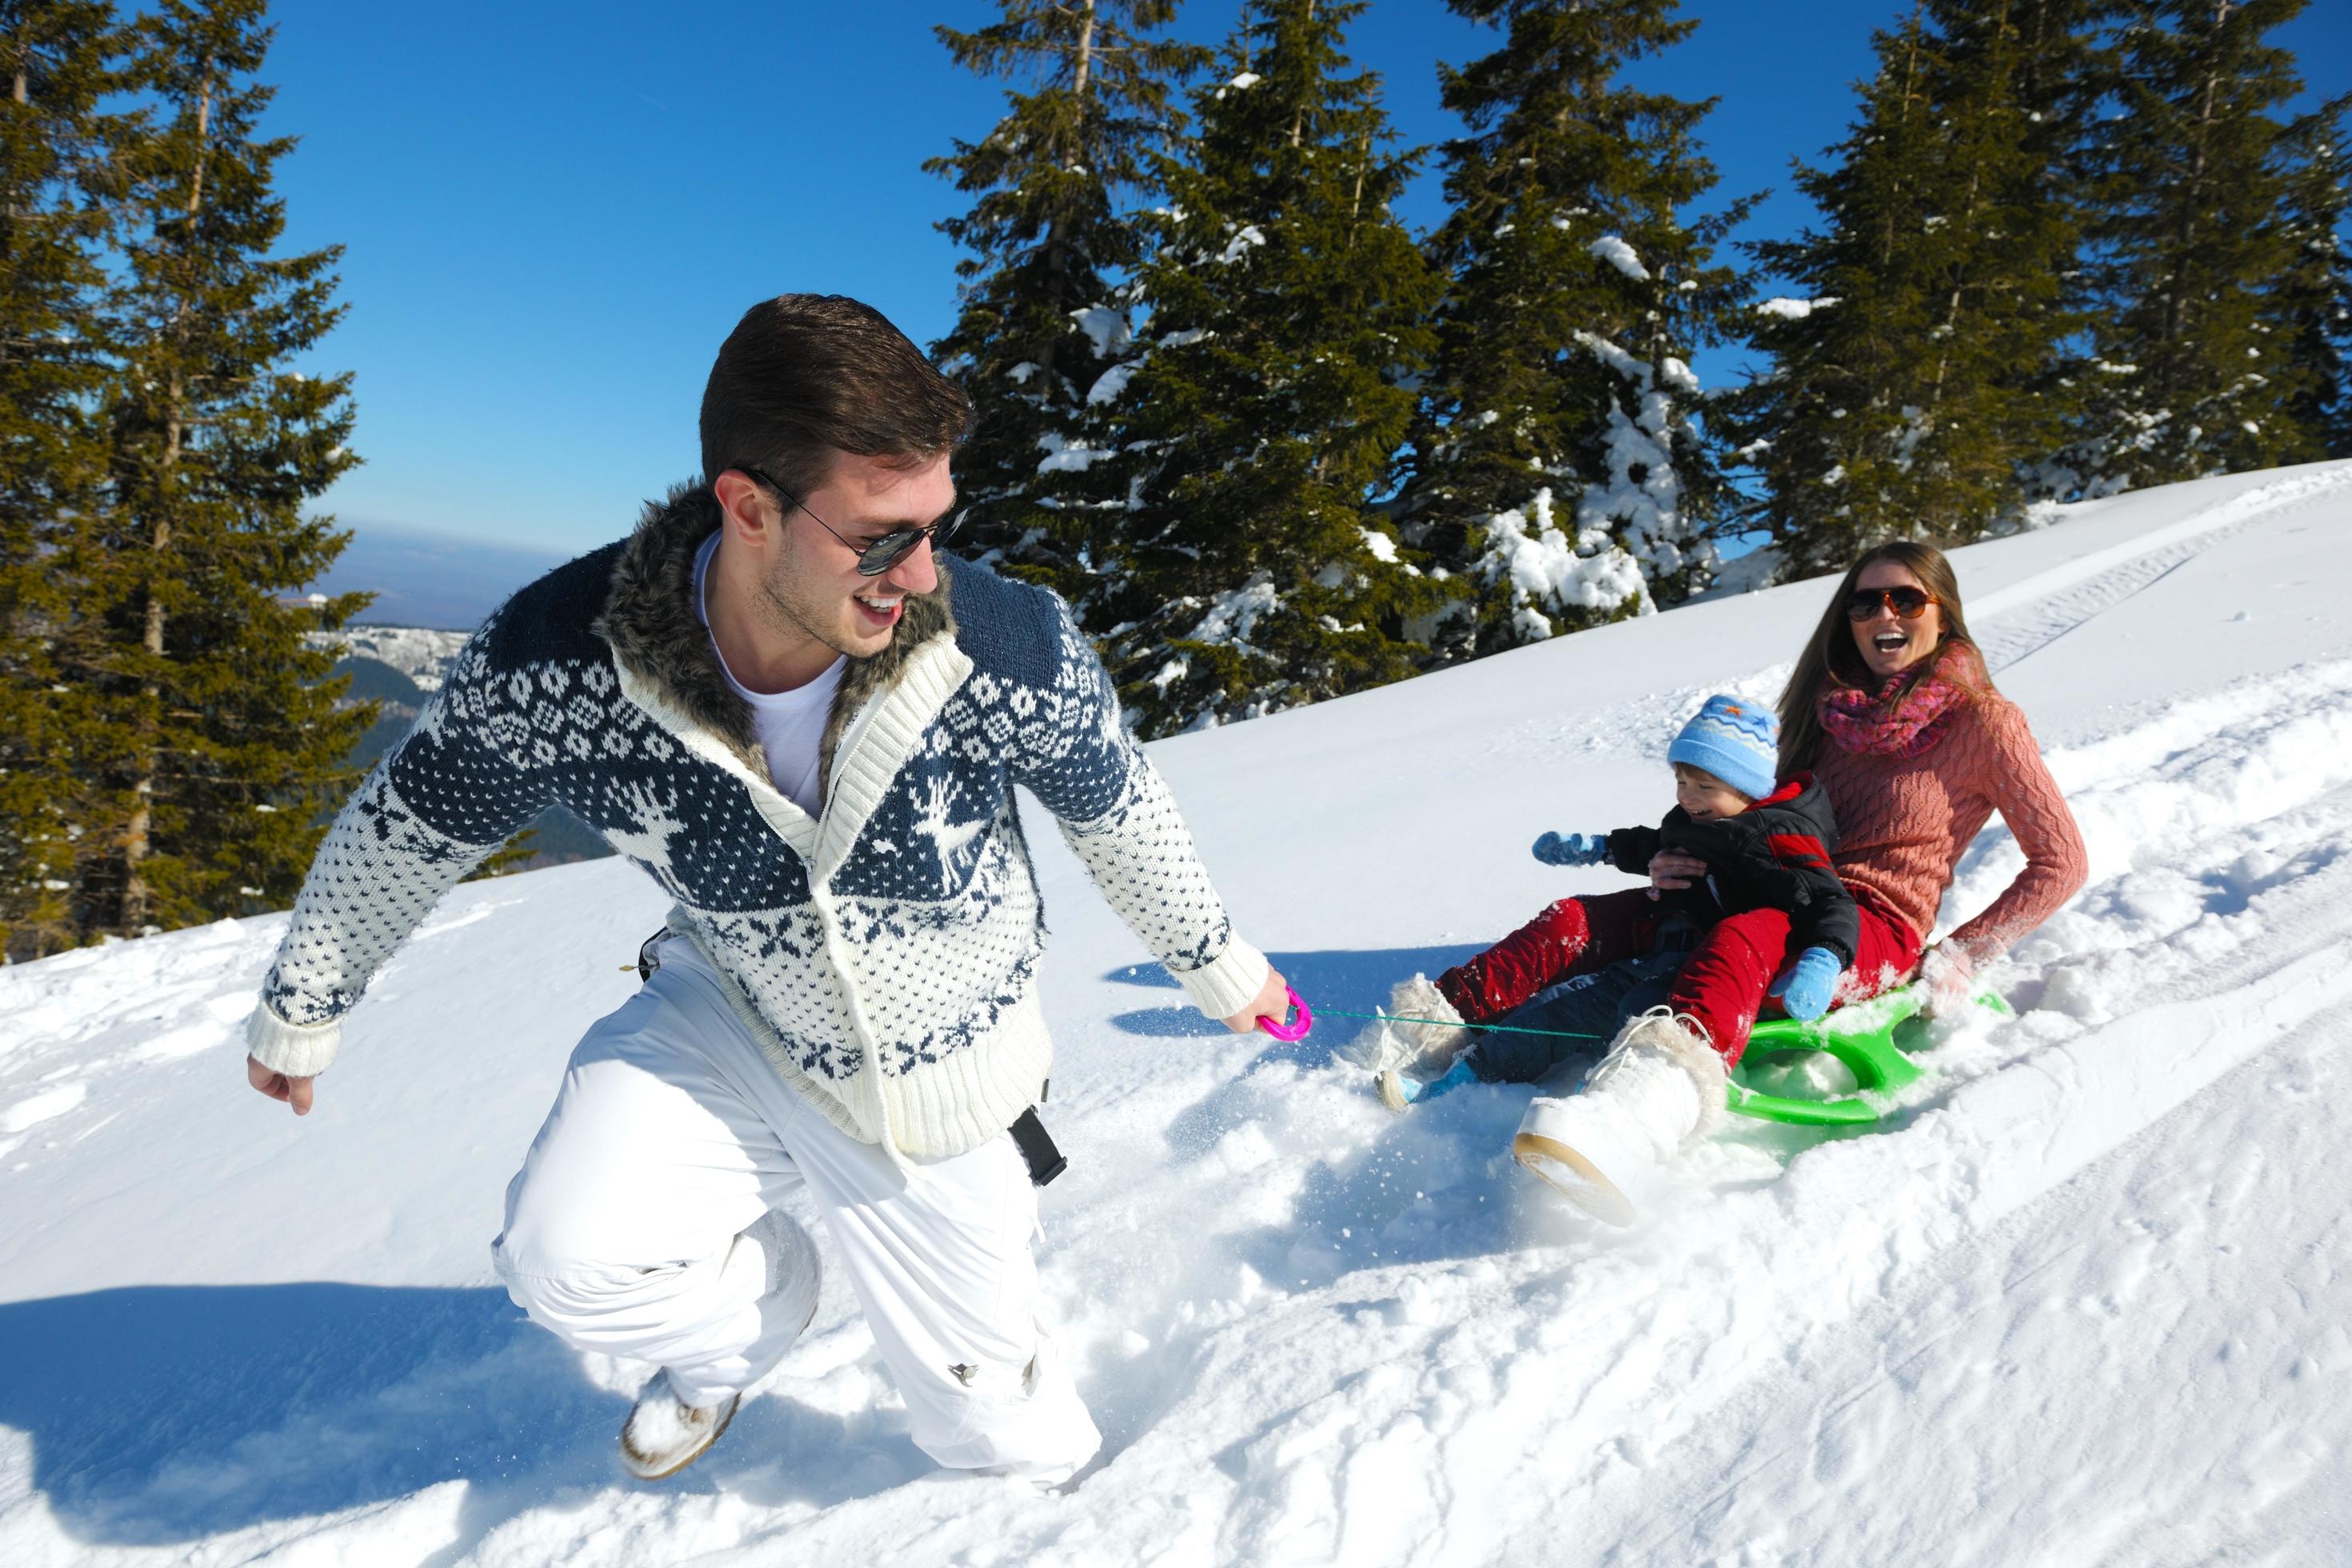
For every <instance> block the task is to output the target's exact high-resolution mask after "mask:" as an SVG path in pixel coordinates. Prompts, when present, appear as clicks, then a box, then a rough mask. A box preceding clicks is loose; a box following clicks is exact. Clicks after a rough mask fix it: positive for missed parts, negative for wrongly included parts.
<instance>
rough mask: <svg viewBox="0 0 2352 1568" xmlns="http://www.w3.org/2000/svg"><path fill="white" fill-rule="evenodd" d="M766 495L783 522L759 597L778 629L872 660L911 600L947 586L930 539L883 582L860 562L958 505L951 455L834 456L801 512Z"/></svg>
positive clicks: (885, 644)
mask: <svg viewBox="0 0 2352 1568" xmlns="http://www.w3.org/2000/svg"><path fill="white" fill-rule="evenodd" d="M768 499H769V500H770V501H771V502H772V503H773V504H774V505H775V506H776V507H777V509H778V510H780V511H781V512H782V518H781V520H780V521H781V528H780V531H779V535H778V542H777V550H776V553H775V556H774V559H773V561H772V563H771V565H770V566H769V568H768V571H767V574H765V575H764V576H763V577H762V578H761V582H760V598H761V608H762V610H763V611H764V612H765V614H766V615H767V616H769V617H770V618H771V619H772V620H773V621H775V622H776V623H778V624H777V629H778V630H780V631H786V632H793V631H797V632H802V633H805V634H806V635H808V636H810V637H814V638H815V639H816V640H817V641H818V642H820V643H823V644H824V646H825V647H829V648H832V649H833V650H834V651H835V652H836V653H845V654H847V655H849V657H850V658H871V657H872V656H873V655H875V654H877V653H880V652H881V651H882V650H883V649H884V648H886V647H889V646H890V636H891V633H892V632H893V631H894V630H896V629H897V627H898V617H899V616H901V615H903V614H905V613H906V597H907V595H909V594H928V593H929V592H930V591H931V590H932V589H934V588H936V587H938V586H939V584H940V574H939V568H938V565H937V563H934V562H933V561H932V559H931V545H930V542H929V540H925V541H924V542H922V543H920V544H919V545H917V546H916V547H915V549H914V551H913V552H911V553H910V554H908V556H907V558H906V559H905V560H903V561H901V562H899V563H898V564H897V565H896V566H893V567H892V568H890V570H889V571H887V572H885V573H884V574H881V575H880V576H878V577H863V576H860V575H858V572H857V557H858V552H860V551H862V550H864V549H865V548H866V546H867V545H868V544H871V543H872V542H874V541H876V540H877V539H879V538H881V537H882V536H883V535H884V534H886V533H890V532H894V531H898V530H899V529H906V528H927V527H929V525H930V524H932V523H934V522H937V521H939V520H940V519H941V518H942V517H945V516H946V515H947V514H948V513H949V511H950V510H952V509H953V507H954V506H955V499H956V491H955V481H954V480H953V479H950V478H949V477H948V458H947V457H946V456H945V455H944V454H942V455H941V456H940V457H938V458H933V459H931V460H930V461H929V462H927V463H924V464H922V465H921V466H919V467H918V468H892V467H890V466H888V465H887V464H885V463H884V462H882V461H881V460H880V459H878V458H861V457H858V456H856V455H855V454H853V453H849V452H836V453H835V454H834V459H833V467H832V468H830V469H829V470H828V471H827V472H826V475H825V479H824V483H823V484H821V485H819V486H818V487H817V488H816V489H813V490H811V491H810V492H809V493H808V494H806V495H804V496H803V497H801V498H800V500H801V504H800V505H799V506H797V507H795V506H793V505H791V504H790V503H789V502H784V501H781V500H776V498H775V496H774V494H773V492H769V493H768ZM812 513H814V516H812V515H811V514H812ZM819 519H822V520H823V521H822V522H820V521H818V520H819ZM826 525H830V526H831V529H832V531H831V532H827V531H826ZM835 534H839V535H840V538H838V539H836V538H835V537H834V535H835ZM843 540H846V541H848V542H847V543H844V542H842V541H843Z"/></svg>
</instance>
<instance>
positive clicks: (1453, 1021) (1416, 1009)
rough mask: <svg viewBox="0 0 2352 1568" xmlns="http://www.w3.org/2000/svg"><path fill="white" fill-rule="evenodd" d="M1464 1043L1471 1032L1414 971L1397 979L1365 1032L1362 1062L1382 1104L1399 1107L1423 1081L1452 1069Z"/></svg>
mask: <svg viewBox="0 0 2352 1568" xmlns="http://www.w3.org/2000/svg"><path fill="white" fill-rule="evenodd" d="M1469 1043H1470V1031H1469V1030H1467V1029H1465V1028H1464V1027H1463V1026H1462V1015H1461V1014H1459V1013H1457V1012H1455V1011H1454V1004H1453V1003H1451V1002H1448V1001H1447V1000H1446V999H1445V994H1444V992H1442V991H1440V990H1438V988H1437V987H1436V986H1434V985H1433V984H1430V983H1429V981H1428V980H1427V979H1426V978H1425V977H1423V976H1422V975H1419V974H1416V975H1414V976H1413V977H1412V979H1410V980H1400V981H1398V982H1397V984H1396V988H1395V989H1394V990H1393V991H1391V992H1390V993H1389V1005H1388V1007H1387V1009H1386V1010H1385V1012H1384V1013H1383V1015H1382V1016H1381V1019H1380V1021H1379V1022H1378V1023H1376V1024H1374V1025H1373V1026H1371V1029H1370V1030H1368V1031H1366V1044H1365V1047H1364V1055H1365V1065H1366V1066H1368V1067H1370V1068H1371V1069H1372V1083H1373V1086H1374V1087H1375V1088H1377V1089H1379V1090H1380V1093H1381V1104H1383V1105H1385V1106H1387V1107H1388V1108H1389V1109H1390V1110H1398V1111H1401V1110H1404V1109H1405V1107H1407V1106H1409V1105H1411V1104H1412V1101H1413V1098H1414V1096H1415V1095H1416V1094H1417V1093H1418V1092H1419V1090H1420V1088H1421V1086H1422V1085H1423V1084H1425V1083H1427V1082H1429V1081H1430V1080H1432V1079H1439V1078H1443V1077H1444V1075H1445V1074H1446V1073H1447V1072H1448V1071H1450V1070H1451V1069H1452V1068H1453V1066H1454V1061H1455V1060H1456V1059H1457V1058H1459V1057H1460V1056H1461V1055H1462V1052H1463V1050H1464V1049H1465V1047H1467V1046H1468V1045H1469Z"/></svg>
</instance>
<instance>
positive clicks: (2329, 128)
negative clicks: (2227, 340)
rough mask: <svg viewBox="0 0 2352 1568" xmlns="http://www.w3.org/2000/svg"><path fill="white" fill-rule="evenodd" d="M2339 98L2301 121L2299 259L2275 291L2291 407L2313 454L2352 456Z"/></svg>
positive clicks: (2348, 192) (2349, 183)
mask: <svg viewBox="0 0 2352 1568" xmlns="http://www.w3.org/2000/svg"><path fill="white" fill-rule="evenodd" d="M2347 104H2352V100H2347V99H2340V98H2339V99H2337V100H2334V101H2333V102H2331V103H2328V104H2326V106H2324V107H2323V108H2321V109H2320V110H2317V111H2316V112H2315V113H2313V114H2310V115H2308V116H2306V117H2305V119H2304V120H2303V121H2299V122H2298V123H2297V125H2296V126H2295V128H2294V141H2295V142H2297V143H2298V145H2299V149H2300V151H2299V152H2298V153H2297V156H2296V159H2295V172H2294V182H2293V185H2292V189H2291V193H2290V195H2289V199H2288V206H2287V212H2286V227H2287V231H2288V237H2289V238H2291V239H2292V240H2293V241H2294V265H2293V266H2292V267H2291V268H2289V269H2288V271H2287V273H2286V275H2285V276H2284V277H2283V278H2281V279H2279V281H2278V286H2277V288H2276V289H2274V290H2273V293H2272V300H2271V302H2272V307H2273V316H2274V318H2275V320H2276V322H2277V325H2276V327H2275V329H2274V331H2275V332H2276V334H2277V335H2278V336H2279V337H2281V338H2283V339H2284V341H2285V342H2286V344H2287V359H2288V363H2289V366H2290V370H2289V374H2290V375H2291V376H2292V377H2293V380H2294V386H2293V389H2292V390H2291V391H2290V392H2289V394H2288V402H2287V408H2288V413H2289V415H2290V416H2291V417H2292V418H2293V419H2294V423H2295V425H2296V426H2297V427H2298V428H2299V429H2300V430H2301V431H2302V432H2303V433H2304V434H2305V437H2308V439H2309V442H2310V446H2309V447H2308V448H2307V451H2306V454H2305V455H2307V456H2311V457H2316V458H2352V249H2348V248H2347V247H2346V245H2345V243H2344V238H2343V230H2344V226H2345V224H2346V222H2347V219H2352V153H2347V149H2346V147H2345V145H2344V113H2345V110H2346V108H2347Z"/></svg>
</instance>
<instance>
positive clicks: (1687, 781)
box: [1675, 763, 1756, 822]
mask: <svg viewBox="0 0 2352 1568" xmlns="http://www.w3.org/2000/svg"><path fill="white" fill-rule="evenodd" d="M1755 804H1756V803H1755V802H1754V801H1752V800H1750V799H1748V797H1747V796H1746V795H1742V794H1740V793H1739V792H1738V790H1736V789H1734V788H1732V787H1731V786H1730V785H1729V784H1726V783H1724V782H1723V781H1722V780H1721V779H1719V778H1717V777H1716V776H1715V775H1714V774H1713V773H1708V772H1707V771H1706V769H1705V768H1695V767H1693V766H1691V765H1690V764H1689V763H1675V805H1679V806H1681V807H1682V808H1683V814H1684V815H1685V816H1688V817H1689V818H1690V819H1691V820H1692V821H1693V822H1712V821H1714V820H1715V819H1716V818H1717V817H1718V816H1738V815H1739V814H1740V813H1741V812H1743V811H1746V810H1747V809H1748V807H1749V806H1751V805H1755Z"/></svg>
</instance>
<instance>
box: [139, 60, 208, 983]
mask: <svg viewBox="0 0 2352 1568" xmlns="http://www.w3.org/2000/svg"><path fill="white" fill-rule="evenodd" d="M198 78H199V79H200V80H201V81H202V82H203V84H204V85H203V86H202V87H200V88H199V89H197V93H196V162H195V168H194V171H193V172H192V174H190V177H189V180H188V200H187V205H186V206H185V207H184V209H183V219H182V223H183V228H182V237H183V241H184V243H193V242H194V238H195V229H196V215H197V214H198V213H199V212H201V211H202V210H203V209H204V205H205V152H206V145H205V138H206V136H207V135H209V134H210V132H211V129H212V108H213V94H212V61H211V60H210V59H209V58H207V59H206V60H205V62H204V65H203V66H202V68H200V69H199V71H198ZM186 289H187V282H186V279H182V280H181V293H180V297H179V300H178V301H177V302H176V303H175V305H174V306H173V312H172V328H171V336H170V338H169V340H168V342H169V345H170V350H171V353H172V355H173V360H172V371H171V375H170V378H169V380H168V381H167V382H166V384H165V387H164V398H163V462H162V464H161V465H160V466H159V467H158V468H157V470H156V474H155V496H154V507H155V512H154V516H153V519H152V521H151V522H150V524H149V530H148V539H147V547H148V552H149V556H150V560H149V564H148V583H147V613H146V625H145V626H144V627H143V635H142V637H141V638H140V643H141V646H142V647H144V648H145V649H146V650H147V656H148V658H149V659H150V660H152V661H160V660H161V659H162V658H163V595H161V594H160V593H158V592H157V591H156V588H155V582H154V578H155V575H156V574H158V573H160V572H161V571H162V569H163V552H165V551H167V550H169V549H170V548H171V546H172V501H173V489H174V486H175V483H176V480H177V479H178V477H179V466H180V444H181V441H182V439H183V437H184V433H185V428H186V417H185V407H184V402H185V398H186V395H187V385H186V383H185V382H184V381H183V380H182V379H181V362H180V358H179V354H180V350H181V348H182V346H183V342H184V339H185V337H186V332H187V321H188V296H187V292H186ZM139 695H140V697H141V698H142V703H141V711H140V720H139V721H140V724H141V727H142V730H143V731H144V734H143V735H142V741H143V742H144V744H143V745H142V747H141V749H140V762H139V776H138V778H137V779H135V780H134V781H133V782H132V784H131V821H130V823H129V824H128V826H126V827H125V828H124V830H123V835H122V869H123V878H122V930H123V933H124V934H125V935H127V936H137V935H138V934H139V933H140V931H142V929H144V928H145V927H146V925H147V923H148V918H149V916H150V915H151V914H152V912H153V905H154V890H153V889H152V888H150V887H149V886H148V885H147V879H146V877H145V875H144V874H143V873H142V870H141V869H140V868H141V867H142V865H144V864H145V862H146V859H147V857H148V855H149V853H150V852H151V851H152V848H153V845H152V831H153V826H154V819H155V775H156V773H157V771H158V770H159V769H160V768H161V766H162V764H163V744H162V737H161V735H160V734H159V733H158V731H160V729H161V722H160V721H159V719H158V717H157V713H156V710H157V707H158V705H159V704H160V703H161V702H162V701H163V685H162V683H161V681H159V680H158V679H156V677H155V674H154V666H153V664H152V663H151V664H150V665H149V667H148V676H147V679H145V680H144V681H142V683H141V684H140V688H139Z"/></svg>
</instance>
